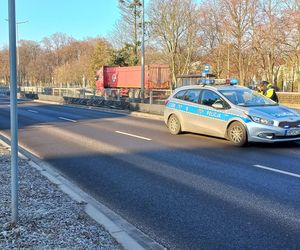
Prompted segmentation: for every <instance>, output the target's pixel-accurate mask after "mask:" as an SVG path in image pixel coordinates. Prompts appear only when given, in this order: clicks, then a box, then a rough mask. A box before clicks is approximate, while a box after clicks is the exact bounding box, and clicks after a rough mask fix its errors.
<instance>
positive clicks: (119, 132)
mask: <svg viewBox="0 0 300 250" xmlns="http://www.w3.org/2000/svg"><path fill="white" fill-rule="evenodd" d="M115 132H116V133H118V134H122V135H128V136H131V137H135V138H139V139H142V140H146V141H152V139H150V138H146V137H142V136H138V135H133V134H128V133H125V132H122V131H115Z"/></svg>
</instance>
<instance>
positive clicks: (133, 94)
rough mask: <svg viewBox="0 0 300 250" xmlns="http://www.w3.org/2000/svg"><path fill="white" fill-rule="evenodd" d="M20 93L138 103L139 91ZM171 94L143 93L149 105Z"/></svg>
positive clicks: (26, 89)
mask: <svg viewBox="0 0 300 250" xmlns="http://www.w3.org/2000/svg"><path fill="white" fill-rule="evenodd" d="M20 92H21V93H24V94H43V95H49V96H61V97H73V98H82V99H92V98H95V97H103V98H104V100H117V101H120V100H124V99H126V100H129V101H130V102H140V101H141V98H140V89H131V90H130V91H129V93H128V96H126V97H125V96H124V93H123V92H122V90H120V89H112V88H110V89H104V91H102V92H98V93H96V92H95V91H94V90H93V89H88V88H50V87H25V86H22V87H20ZM170 94H171V90H169V89H168V90H163V89H151V90H146V91H145V102H146V103H150V104H155V103H156V104H162V103H164V100H165V99H166V98H168V96H169V95H170Z"/></svg>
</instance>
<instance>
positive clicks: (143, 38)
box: [141, 0, 145, 102]
mask: <svg viewBox="0 0 300 250" xmlns="http://www.w3.org/2000/svg"><path fill="white" fill-rule="evenodd" d="M144 13H145V1H144V0H143V1H142V44H141V54H142V58H141V67H142V71H141V97H142V102H144V98H145V62H144V58H145V14H144Z"/></svg>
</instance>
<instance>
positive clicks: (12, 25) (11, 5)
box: [8, 0, 19, 223]
mask: <svg viewBox="0 0 300 250" xmlns="http://www.w3.org/2000/svg"><path fill="white" fill-rule="evenodd" d="M8 16H9V18H8V26H9V59H10V60H9V63H10V132H11V144H10V145H11V210H12V222H13V223H17V221H18V189H19V184H18V114H17V64H16V60H17V56H16V52H17V47H16V8H15V0H8Z"/></svg>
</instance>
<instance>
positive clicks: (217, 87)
mask: <svg viewBox="0 0 300 250" xmlns="http://www.w3.org/2000/svg"><path fill="white" fill-rule="evenodd" d="M237 88H240V89H248V88H247V87H244V86H240V85H230V84H222V85H218V84H197V85H186V86H182V87H180V88H178V89H176V92H178V91H179V90H185V89H212V90H234V89H237Z"/></svg>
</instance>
